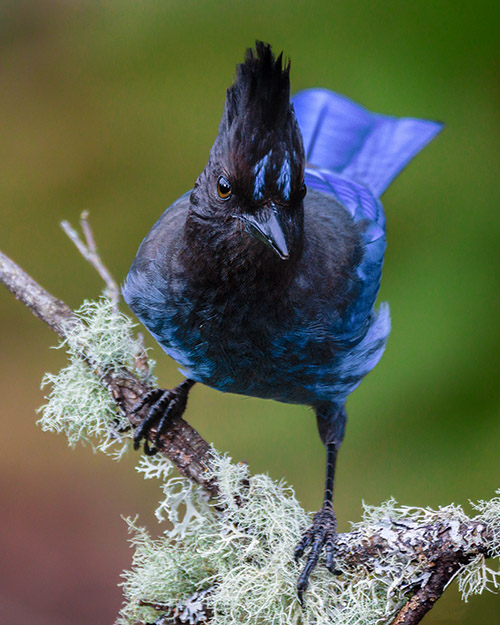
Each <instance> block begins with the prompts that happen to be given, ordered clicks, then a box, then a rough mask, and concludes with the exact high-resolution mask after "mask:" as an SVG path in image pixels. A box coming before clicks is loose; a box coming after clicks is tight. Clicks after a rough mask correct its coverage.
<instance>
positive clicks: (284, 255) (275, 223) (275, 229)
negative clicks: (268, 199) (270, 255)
mask: <svg viewBox="0 0 500 625" xmlns="http://www.w3.org/2000/svg"><path fill="white" fill-rule="evenodd" d="M233 216H234V217H235V218H236V219H240V220H241V221H242V222H243V224H244V226H245V232H247V233H248V234H250V235H251V236H253V237H255V238H256V239H258V240H259V241H262V243H265V244H266V245H267V246H268V247H270V248H271V249H272V250H273V252H275V253H276V254H277V255H278V256H279V257H280V258H281V260H288V258H290V252H289V250H288V244H287V241H286V235H285V229H284V227H283V222H282V218H281V216H280V214H279V212H278V209H277V208H276V206H275V205H274V204H271V206H269V207H268V208H265V209H263V210H260V211H258V212H257V213H256V214H255V215H248V214H246V215H233Z"/></svg>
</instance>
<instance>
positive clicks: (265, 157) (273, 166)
mask: <svg viewBox="0 0 500 625" xmlns="http://www.w3.org/2000/svg"><path fill="white" fill-rule="evenodd" d="M304 166H305V158H304V148H303V145H302V135H301V133H300V130H299V127H298V124H297V121H296V119H295V113H294V110H293V106H292V105H291V103H290V62H286V63H284V62H283V53H281V54H279V55H278V56H277V57H275V56H274V54H273V52H272V50H271V46H270V45H269V44H266V43H263V42H261V41H257V42H256V46H255V50H252V49H249V50H247V52H246V55H245V61H244V62H243V63H241V64H240V65H238V66H237V68H236V78H235V80H234V83H233V84H232V85H231V86H230V87H229V89H228V90H227V93H226V102H225V107H224V113H223V115H222V119H221V122H220V125H219V134H218V135H217V138H216V140H215V143H214V145H213V147H212V150H211V152H210V159H209V162H208V165H207V167H206V168H205V170H204V172H203V173H202V175H201V176H200V178H199V179H198V182H197V185H196V186H197V187H200V186H201V187H206V190H207V191H210V190H213V191H216V189H217V181H218V180H219V177H220V176H223V177H224V184H225V183H226V182H227V183H229V187H230V189H231V193H232V196H233V197H232V200H233V201H232V202H226V203H225V205H224V206H222V205H220V203H219V202H218V201H217V200H218V198H217V193H215V197H213V196H212V198H213V200H215V204H213V208H214V209H217V207H218V208H220V213H224V212H226V211H227V210H229V206H230V205H232V204H234V203H235V202H236V201H237V203H238V207H239V208H240V209H241V210H243V211H244V210H253V209H255V208H256V207H257V206H258V205H262V204H266V203H269V202H275V203H279V204H283V205H288V206H290V205H295V204H297V203H300V202H301V200H302V198H303V195H304V191H303V179H304ZM229 187H228V186H227V185H226V186H225V188H226V189H227V188H229ZM195 191H196V192H195V194H194V198H193V199H194V200H195V201H196V198H197V196H198V195H199V194H198V192H197V189H196V188H195ZM200 191H201V189H200ZM207 199H209V198H205V201H206V200H207ZM231 210H232V211H233V213H234V212H235V210H234V206H233V207H232V208H231ZM236 212H237V211H236Z"/></svg>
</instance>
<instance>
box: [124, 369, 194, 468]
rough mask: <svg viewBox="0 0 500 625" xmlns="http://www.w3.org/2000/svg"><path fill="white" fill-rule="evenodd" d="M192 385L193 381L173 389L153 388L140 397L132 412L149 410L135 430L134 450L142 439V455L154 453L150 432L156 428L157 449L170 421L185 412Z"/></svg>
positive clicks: (155, 442) (155, 441) (182, 383)
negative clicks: (149, 436) (146, 407)
mask: <svg viewBox="0 0 500 625" xmlns="http://www.w3.org/2000/svg"><path fill="white" fill-rule="evenodd" d="M194 384H195V382H194V380H184V381H183V382H181V383H180V384H179V385H178V386H176V387H175V388H173V389H164V388H154V389H153V390H151V391H149V393H146V394H145V395H143V396H142V397H141V399H140V400H139V401H138V402H137V404H136V405H135V406H134V408H133V409H132V412H134V413H138V412H140V411H141V410H142V409H143V408H144V407H145V406H149V410H148V412H147V414H146V416H145V417H144V419H143V420H142V423H140V425H138V426H137V428H136V430H135V433H134V449H139V447H140V445H141V442H142V440H143V439H144V453H145V454H146V455H148V456H152V455H154V454H155V453H156V448H155V447H153V448H152V447H150V445H149V440H148V435H149V432H150V430H151V429H152V428H153V427H156V434H155V438H154V444H155V445H156V447H158V446H159V445H160V438H161V435H162V434H163V432H165V430H167V429H168V426H169V424H170V421H171V419H172V418H173V417H180V416H182V415H183V413H184V411H185V410H186V404H187V399H188V394H189V391H190V390H191V388H192V387H193V385H194Z"/></svg>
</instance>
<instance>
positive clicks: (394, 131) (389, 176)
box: [292, 89, 442, 197]
mask: <svg viewBox="0 0 500 625" xmlns="http://www.w3.org/2000/svg"><path fill="white" fill-rule="evenodd" d="M292 102H293V105H294V108H295V115H296V118H297V121H298V123H299V126H300V129H301V131H302V137H303V141H304V149H305V153H306V160H307V165H308V166H309V167H313V168H320V169H326V170H330V171H332V172H336V173H337V174H341V175H342V176H345V177H346V178H347V179H349V180H353V181H357V182H359V183H361V184H364V185H366V186H367V187H368V188H369V189H370V190H371V191H372V193H373V194H374V195H375V196H376V197H380V195H381V194H382V193H383V192H384V191H385V189H387V187H388V186H389V184H390V183H391V182H392V180H393V179H394V178H395V177H396V176H397V175H398V174H399V172H400V171H401V170H402V169H403V168H404V167H405V166H406V165H407V164H408V163H409V161H411V160H412V158H413V157H414V156H415V155H416V154H417V153H418V152H420V150H422V148H424V147H425V146H426V145H427V144H428V143H429V142H430V141H431V140H432V139H433V138H434V137H435V136H436V135H437V134H438V133H439V132H440V131H441V129H442V124H440V123H438V122H434V121H428V120H422V119H413V118H409V117H408V118H407V117H402V118H397V117H391V116H388V115H380V114H378V113H371V112H370V111H368V110H367V109H365V108H363V107H362V106H360V105H359V104H356V103H355V102H352V101H351V100H349V99H348V98H345V97H343V96H340V95H338V94H336V93H333V92H332V91H328V90H327V89H308V90H306V91H301V92H300V93H298V94H296V95H295V96H294V97H293V99H292Z"/></svg>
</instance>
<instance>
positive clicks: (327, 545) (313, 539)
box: [295, 504, 342, 603]
mask: <svg viewBox="0 0 500 625" xmlns="http://www.w3.org/2000/svg"><path fill="white" fill-rule="evenodd" d="M336 538H337V519H336V518H335V513H334V511H333V508H332V506H331V504H324V505H323V507H322V508H321V510H320V511H319V512H317V513H316V514H315V515H314V519H313V524H312V525H311V527H310V528H309V529H308V530H307V532H306V533H305V534H304V536H303V537H302V540H301V541H300V542H299V544H298V545H297V546H296V547H295V560H298V559H299V558H301V557H302V556H303V555H304V551H305V550H306V549H308V548H309V547H311V551H310V552H309V555H308V556H307V562H306V565H305V567H304V569H303V571H302V573H301V574H300V576H299V579H298V580H297V594H298V596H299V601H300V603H302V597H303V595H304V592H305V591H306V589H307V586H308V585H309V576H310V575H311V573H312V571H313V569H314V567H315V566H316V564H317V563H318V560H319V556H320V555H321V552H322V551H323V549H324V550H325V559H326V562H325V565H326V568H327V569H328V570H329V571H330V572H331V573H334V574H335V575H340V574H341V573H342V571H340V570H338V569H337V566H336V565H335V560H334V557H333V552H334V550H335V540H336Z"/></svg>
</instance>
